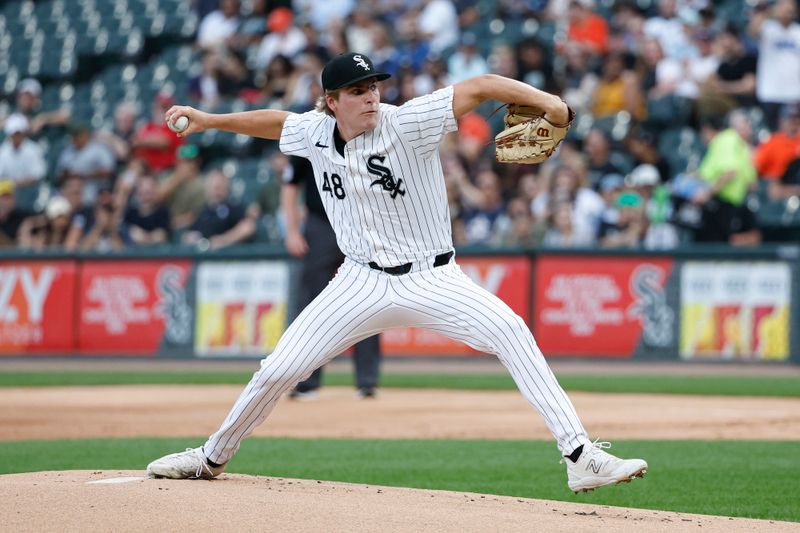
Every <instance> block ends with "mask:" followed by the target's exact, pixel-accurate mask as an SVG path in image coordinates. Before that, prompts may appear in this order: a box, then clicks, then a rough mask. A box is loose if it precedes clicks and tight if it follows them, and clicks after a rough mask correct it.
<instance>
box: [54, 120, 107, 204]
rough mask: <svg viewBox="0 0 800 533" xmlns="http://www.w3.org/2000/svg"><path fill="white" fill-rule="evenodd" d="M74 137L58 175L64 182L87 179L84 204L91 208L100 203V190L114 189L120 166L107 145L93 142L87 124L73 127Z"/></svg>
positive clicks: (58, 168) (59, 159)
mask: <svg viewBox="0 0 800 533" xmlns="http://www.w3.org/2000/svg"><path fill="white" fill-rule="evenodd" d="M70 137H71V139H72V143H71V144H70V145H69V146H67V147H66V148H65V149H64V151H63V152H61V155H60V156H59V157H58V163H57V164H56V174H57V176H58V179H59V181H60V182H63V181H64V180H65V179H67V178H68V177H70V176H77V177H80V178H83V181H84V183H83V203H84V204H86V205H90V204H93V203H94V202H95V200H96V199H97V194H98V190H99V189H100V187H109V188H110V186H111V179H112V175H113V172H114V168H115V167H116V163H117V162H116V160H115V158H114V154H113V153H112V152H111V150H109V149H108V147H107V146H106V145H105V144H103V143H101V142H98V141H95V140H94V139H92V132H91V130H90V129H89V126H87V125H86V124H83V123H77V124H73V125H72V126H70Z"/></svg>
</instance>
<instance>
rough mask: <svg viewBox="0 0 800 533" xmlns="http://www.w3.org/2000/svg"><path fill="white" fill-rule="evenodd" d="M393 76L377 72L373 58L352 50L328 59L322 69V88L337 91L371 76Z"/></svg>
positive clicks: (383, 78) (382, 77)
mask: <svg viewBox="0 0 800 533" xmlns="http://www.w3.org/2000/svg"><path fill="white" fill-rule="evenodd" d="M391 76H392V75H391V74H387V73H386V72H377V71H376V70H375V66H374V65H373V64H372V60H371V59H370V58H368V57H367V56H366V55H364V54H355V53H352V52H351V53H349V54H341V55H338V56H336V57H334V58H333V59H331V60H330V61H328V63H327V64H326V65H325V68H323V69H322V88H323V89H325V90H326V91H335V90H336V89H341V88H342V87H347V86H348V85H353V84H354V83H358V82H360V81H364V80H368V79H370V78H376V79H377V80H378V81H383V80H385V79H387V78H391Z"/></svg>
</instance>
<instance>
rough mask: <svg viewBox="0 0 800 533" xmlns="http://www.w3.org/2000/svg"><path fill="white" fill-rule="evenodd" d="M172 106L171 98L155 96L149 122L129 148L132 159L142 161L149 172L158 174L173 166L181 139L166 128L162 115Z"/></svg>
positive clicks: (138, 130) (164, 95)
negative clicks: (131, 151) (130, 148)
mask: <svg viewBox="0 0 800 533" xmlns="http://www.w3.org/2000/svg"><path fill="white" fill-rule="evenodd" d="M171 106H172V96H170V95H169V94H166V93H159V94H158V95H156V97H155V100H154V102H153V106H152V110H151V111H152V112H151V117H150V121H148V122H146V123H145V124H143V125H142V126H141V127H139V128H138V129H137V130H136V133H135V134H134V135H133V139H132V142H131V147H132V148H133V157H134V158H135V159H143V160H144V162H145V163H147V167H148V168H149V169H150V170H151V172H153V173H155V174H159V173H161V172H164V171H167V170H170V169H171V168H172V167H173V166H175V154H176V152H177V149H178V147H179V146H180V145H181V144H183V139H181V138H180V137H178V136H177V135H175V133H174V132H173V131H172V130H170V129H169V128H168V127H167V123H166V122H165V121H164V113H165V112H166V111H167V109H169V108H170V107H171Z"/></svg>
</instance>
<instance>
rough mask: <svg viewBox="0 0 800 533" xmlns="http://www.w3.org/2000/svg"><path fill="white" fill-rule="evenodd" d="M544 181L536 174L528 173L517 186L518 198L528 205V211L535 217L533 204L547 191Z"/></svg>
mask: <svg viewBox="0 0 800 533" xmlns="http://www.w3.org/2000/svg"><path fill="white" fill-rule="evenodd" d="M543 182H544V180H542V179H541V177H540V176H539V175H538V174H536V173H534V172H526V173H524V174H522V175H521V176H520V177H519V180H518V185H517V197H519V198H522V199H523V200H524V201H525V203H527V204H528V209H530V210H531V215H533V202H534V200H536V198H537V197H538V196H539V195H540V194H542V193H544V192H546V191H547V187H546V185H545V184H544V183H543Z"/></svg>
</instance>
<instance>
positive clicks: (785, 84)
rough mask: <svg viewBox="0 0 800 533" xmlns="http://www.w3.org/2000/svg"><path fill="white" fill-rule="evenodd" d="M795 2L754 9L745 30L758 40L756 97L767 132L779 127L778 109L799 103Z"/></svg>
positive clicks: (798, 29)
mask: <svg viewBox="0 0 800 533" xmlns="http://www.w3.org/2000/svg"><path fill="white" fill-rule="evenodd" d="M796 18H797V5H796V4H795V1H794V0H778V1H777V2H776V3H775V5H774V6H772V7H771V8H762V9H757V10H756V11H755V12H754V13H753V16H752V17H751V19H750V24H749V27H748V30H749V32H750V34H751V35H752V36H753V37H754V38H756V39H758V66H757V67H756V97H757V98H758V101H759V102H761V104H762V106H763V108H764V112H765V115H766V120H767V124H768V125H769V127H770V129H772V130H775V129H777V127H778V116H779V114H780V108H781V106H783V105H785V104H794V103H797V102H800V24H798V23H797V22H795V19H796Z"/></svg>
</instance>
